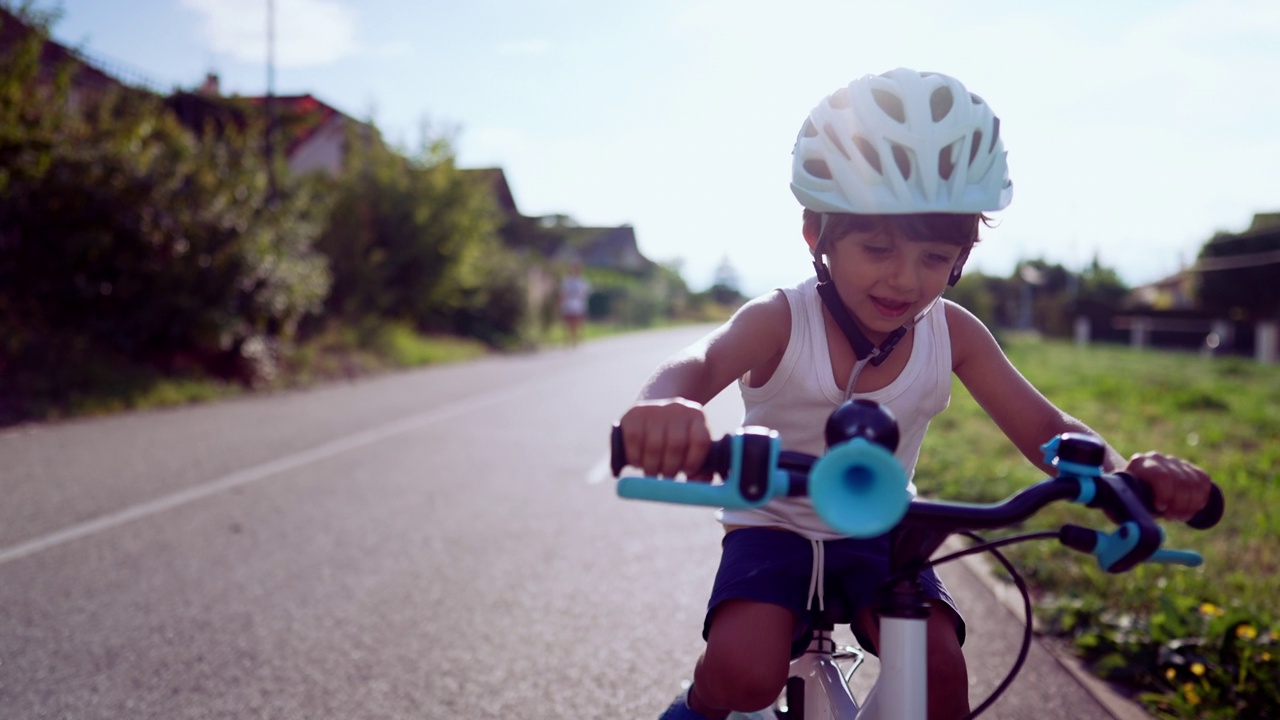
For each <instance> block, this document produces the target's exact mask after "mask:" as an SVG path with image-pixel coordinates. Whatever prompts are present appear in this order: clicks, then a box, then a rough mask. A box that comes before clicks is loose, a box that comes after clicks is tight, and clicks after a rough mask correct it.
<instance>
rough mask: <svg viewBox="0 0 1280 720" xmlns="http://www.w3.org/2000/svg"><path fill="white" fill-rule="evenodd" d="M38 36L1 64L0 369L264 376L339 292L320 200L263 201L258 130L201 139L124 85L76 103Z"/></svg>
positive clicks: (69, 71) (66, 72) (295, 192)
mask: <svg viewBox="0 0 1280 720" xmlns="http://www.w3.org/2000/svg"><path fill="white" fill-rule="evenodd" d="M35 28H36V29H35V30H34V31H33V32H32V33H30V34H29V36H28V37H27V38H26V39H24V40H23V41H22V42H21V43H19V44H18V45H17V46H15V47H14V48H13V49H12V51H11V52H10V54H9V57H7V58H5V59H4V60H3V61H0V159H3V168H4V171H3V174H2V175H0V186H2V192H0V287H4V288H5V292H4V294H3V296H2V297H0V336H2V337H3V338H4V342H3V345H0V365H3V366H7V367H8V369H9V370H10V371H11V372H12V373H14V376H17V375H21V374H22V373H24V372H25V373H28V374H35V375H40V374H41V373H48V372H50V370H51V368H52V367H57V368H59V369H62V366H67V365H71V366H75V365H76V364H77V363H78V362H79V361H83V360H86V359H89V358H98V357H105V356H112V357H117V358H121V359H126V360H127V361H128V362H131V363H136V364H145V365H151V366H155V367H158V368H169V367H173V366H174V364H175V363H177V362H179V361H180V362H181V363H182V364H184V365H194V366H196V367H197V368H199V369H201V370H204V371H207V372H212V373H215V374H218V375H221V376H224V377H229V378H237V379H243V380H247V381H257V380H261V379H264V378H268V377H269V376H270V375H271V374H272V372H273V371H274V363H275V360H276V359H277V358H278V356H279V354H280V352H281V347H282V344H284V343H287V342H288V341H289V340H290V339H291V337H292V335H293V333H294V331H295V329H296V328H297V325H298V322H299V320H300V319H301V317H302V316H303V315H305V314H306V313H308V312H311V311H314V310H316V309H318V308H319V307H320V300H321V299H322V298H323V297H324V295H325V293H326V292H327V290H328V286H329V277H328V271H327V269H326V265H325V259H324V258H323V257H322V256H320V255H319V254H317V253H316V252H315V251H314V250H313V249H312V241H313V239H314V237H315V235H316V234H317V231H318V227H317V225H316V223H315V218H314V216H313V214H312V211H311V210H310V208H311V207H312V205H313V203H311V202H310V201H309V198H308V196H307V195H306V194H305V191H304V190H303V188H301V187H290V188H288V189H286V190H285V191H284V192H283V193H282V194H281V195H280V197H279V199H278V201H277V202H274V203H271V202H267V191H268V188H267V175H266V168H265V164H264V161H263V158H262V157H261V152H260V148H259V144H258V143H257V142H256V141H255V140H254V137H256V136H257V135H256V130H257V126H254V127H251V128H249V129H248V130H246V131H244V132H239V131H228V132H227V133H225V134H223V135H221V136H219V137H210V136H205V137H203V138H198V137H194V136H192V135H191V134H190V133H189V132H188V131H186V130H185V129H184V128H183V127H182V126H181V125H180V124H179V123H178V122H177V120H176V119H175V118H174V117H173V116H172V114H171V113H169V112H168V111H167V110H166V109H165V108H164V107H163V105H162V104H161V102H160V100H159V98H156V97H154V96H152V95H150V94H148V93H143V92H140V91H133V90H131V89H128V88H119V89H116V90H113V91H108V92H106V93H105V94H104V95H102V96H101V97H100V98H94V99H93V101H92V102H89V103H87V104H84V105H83V106H80V107H77V106H75V105H73V104H71V103H69V101H68V98H69V95H68V92H69V88H70V87H71V80H72V78H73V76H74V75H73V74H74V73H75V72H77V67H76V66H74V65H69V66H67V67H64V68H62V69H61V70H60V72H59V73H58V74H57V76H56V80H55V81H54V82H53V83H49V82H48V81H47V80H46V79H43V78H42V76H41V73H40V68H39V65H38V61H37V58H38V57H39V52H38V51H39V48H40V47H41V46H42V44H43V43H44V42H45V41H46V39H47V28H46V27H44V26H39V25H36V26H35ZM82 102H83V100H82ZM55 358H56V359H58V360H59V361H61V362H59V363H55V364H54V365H52V366H51V365H50V363H51V361H52V360H53V359H55ZM70 371H71V370H70V369H67V372H70ZM3 374H4V373H3V372H0V375H3ZM24 377H25V376H24ZM65 384H67V385H73V384H74V383H73V382H70V381H68V382H67V383H65ZM52 385H56V383H52ZM73 391H74V389H73V388H70V387H69V388H68V389H67V390H66V392H73ZM58 392H62V390H60V389H59V390H58Z"/></svg>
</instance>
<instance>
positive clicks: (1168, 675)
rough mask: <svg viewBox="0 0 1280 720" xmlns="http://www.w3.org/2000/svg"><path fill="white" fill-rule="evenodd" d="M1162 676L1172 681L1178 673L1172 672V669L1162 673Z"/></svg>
mask: <svg viewBox="0 0 1280 720" xmlns="http://www.w3.org/2000/svg"><path fill="white" fill-rule="evenodd" d="M1164 676H1165V678H1167V679H1168V680H1173V679H1174V678H1175V677H1177V676H1178V671H1177V670H1174V669H1173V668H1169V669H1168V670H1165V671H1164Z"/></svg>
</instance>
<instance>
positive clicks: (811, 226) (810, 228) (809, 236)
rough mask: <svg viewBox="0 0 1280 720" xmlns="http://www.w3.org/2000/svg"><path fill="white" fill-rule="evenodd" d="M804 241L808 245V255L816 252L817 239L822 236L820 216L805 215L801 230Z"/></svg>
mask: <svg viewBox="0 0 1280 720" xmlns="http://www.w3.org/2000/svg"><path fill="white" fill-rule="evenodd" d="M802 232H803V233H804V241H805V243H806V244H808V245H809V254H810V255H814V254H816V253H817V250H818V238H819V237H821V236H822V217H821V216H820V215H816V213H815V216H809V215H806V216H805V219H804V225H803V230H802Z"/></svg>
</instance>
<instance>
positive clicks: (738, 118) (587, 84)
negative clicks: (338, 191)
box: [38, 0, 1280, 294]
mask: <svg viewBox="0 0 1280 720" xmlns="http://www.w3.org/2000/svg"><path fill="white" fill-rule="evenodd" d="M38 5H39V6H41V7H52V6H54V2H52V0H50V1H49V2H42V3H38ZM61 7H62V8H63V10H64V13H63V17H62V19H61V20H60V21H59V22H58V23H57V24H56V25H55V26H54V37H55V38H56V39H57V40H59V41H60V42H63V43H65V44H69V45H72V46H76V47H79V48H81V49H83V50H85V51H86V52H88V53H89V54H90V55H91V56H100V57H103V58H105V59H108V60H111V61H115V62H117V63H119V64H120V65H121V66H123V67H125V68H127V69H129V70H132V71H134V72H136V73H138V74H141V75H143V76H145V77H146V78H147V79H148V80H150V81H151V82H152V83H154V84H155V85H157V86H158V87H159V89H161V90H165V91H168V90H171V89H174V88H185V89H190V88H194V87H196V86H197V85H199V84H200V83H201V81H202V80H203V79H204V77H205V74H206V73H208V72H213V73H217V74H218V75H219V76H220V78H221V85H222V89H223V91H224V92H227V93H237V94H242V95H260V94H263V93H265V92H266V88H267V70H266V65H267V63H266V60H267V41H266V37H267V33H266V27H267V2H266V0H121V1H117V2H103V1H102V0H64V1H63V2H61ZM275 13H276V55H275V59H276V69H275V91H276V92H277V93H279V94H299V93H311V94H314V95H316V96H317V97H319V98H320V99H321V100H323V101H325V102H327V103H329V104H331V105H334V106H335V107H337V108H338V109H340V110H342V111H343V112H346V113H347V114H349V115H352V116H354V117H357V118H359V119H371V120H373V122H375V123H376V124H377V125H378V126H379V127H380V128H381V129H382V131H383V133H384V134H385V135H386V136H387V137H388V138H389V139H390V140H392V141H393V142H395V143H396V144H398V145H400V146H402V147H403V148H405V149H406V150H412V149H414V148H416V147H417V146H418V144H419V143H420V141H421V139H422V137H423V136H424V131H423V128H424V126H425V127H427V128H429V129H428V130H427V134H428V135H429V136H436V135H439V134H441V133H450V134H452V136H453V138H454V143H455V148H456V150H457V153H458V158H459V162H460V164H461V165H462V166H464V167H488V166H498V167H501V168H503V169H504V170H505V171H506V175H507V178H508V181H509V182H510V184H511V188H512V191H513V193H514V196H515V200H516V203H517V205H518V206H519V209H520V211H521V212H522V213H524V214H526V215H543V214H551V213H563V214H566V215H569V216H571V217H573V218H574V219H576V220H577V221H579V222H580V223H583V224H588V225H620V224H624V223H627V224H631V225H633V226H634V227H635V230H636V235H637V237H638V239H639V242H640V247H641V250H642V251H643V252H644V253H645V254H646V255H647V256H649V257H650V258H652V259H654V260H658V261H664V262H668V261H677V260H678V261H680V262H682V268H683V269H682V272H683V274H684V276H685V278H686V279H687V280H688V281H689V283H690V284H691V285H692V286H693V287H695V288H702V287H706V286H707V285H709V284H710V282H711V280H712V277H713V273H714V270H715V268H716V266H718V265H719V264H720V263H721V261H722V260H724V259H725V258H727V259H728V261H729V263H730V264H731V265H732V266H733V267H734V268H735V269H736V270H737V272H738V275H739V277H740V281H741V285H742V289H743V290H744V291H745V292H747V293H748V294H754V293H758V292H762V291H764V290H767V289H768V288H770V287H774V286H777V285H784V284H791V283H794V282H795V281H797V280H799V279H801V278H803V277H804V276H805V275H807V274H808V273H809V272H811V269H810V268H809V266H808V264H807V257H806V249H805V246H804V244H803V240H802V239H801V237H800V232H799V230H800V222H799V217H800V211H799V205H798V204H797V202H796V200H795V199H794V198H793V197H792V196H791V193H790V191H789V189H788V186H787V184H788V180H789V174H790V151H791V146H792V143H793V140H794V138H795V134H796V131H797V130H798V129H799V127H800V123H801V122H802V120H803V119H804V117H805V116H806V114H807V113H808V111H809V109H810V108H811V107H812V106H813V105H814V104H815V103H816V102H817V101H818V100H819V99H820V98H821V97H822V96H823V95H825V94H827V93H828V92H830V91H832V90H834V89H835V88H836V87H838V86H840V85H843V84H846V83H847V82H848V81H849V80H852V79H853V78H855V77H857V76H860V75H864V74H868V73H878V72H883V71H885V70H889V69H892V68H894V67H899V66H905V67H912V68H915V69H918V70H933V71H938V72H943V73H946V74H949V75H953V76H955V77H957V78H959V79H960V80H961V81H962V82H964V83H965V84H966V85H967V86H968V87H969V89H970V90H971V91H973V92H976V93H977V94H979V95H981V96H982V97H983V98H985V99H986V100H987V101H988V103H990V104H991V106H992V107H993V108H994V109H995V111H996V113H997V114H998V115H999V116H1000V117H1001V120H1002V124H1001V133H1002V136H1003V137H1004V139H1005V145H1006V148H1007V149H1008V151H1009V167H1010V175H1011V177H1012V179H1013V183H1014V199H1013V204H1012V205H1011V206H1010V208H1009V209H1008V210H1006V211H1003V212H1001V213H998V214H997V218H998V220H999V226H998V227H997V228H995V229H993V230H990V231H988V232H987V233H986V239H985V241H984V242H983V244H982V245H981V247H980V248H979V249H977V250H976V251H975V252H974V255H973V260H972V264H971V267H976V268H978V269H980V270H982V271H985V272H988V273H994V274H1001V275H1003V274H1007V273H1009V272H1011V270H1012V269H1013V266H1014V264H1015V263H1016V262H1017V261H1018V260H1020V259H1032V258H1045V259H1048V260H1050V261H1053V262H1060V263H1063V264H1065V265H1067V266H1068V267H1072V268H1079V267H1082V266H1084V265H1086V264H1087V263H1089V262H1090V261H1091V260H1092V259H1093V258H1094V257H1095V256H1096V257H1098V258H1099V260H1100V261H1101V262H1102V263H1103V264H1104V265H1108V266H1111V267H1114V268H1116V269H1117V270H1119V271H1120V273H1121V275H1122V276H1123V277H1124V278H1125V279H1126V280H1127V281H1128V282H1130V283H1132V284H1140V283H1144V282H1148V281H1152V280H1155V279H1158V278H1160V277H1163V276H1165V275H1168V274H1171V273H1173V272H1175V271H1176V270H1178V269H1179V267H1180V266H1181V265H1183V264H1186V263H1190V262H1191V261H1193V260H1194V258H1195V256H1196V253H1197V252H1198V250H1199V248H1200V246H1201V245H1202V244H1203V243H1204V241H1205V240H1207V239H1208V238H1209V237H1210V236H1211V235H1212V234H1213V233H1214V232H1215V231H1218V230H1228V231H1241V230H1244V229H1245V228H1246V227H1247V226H1248V223H1249V221H1250V219H1251V217H1252V215H1253V214H1254V213H1255V212H1264V211H1280V131H1277V129H1276V125H1277V118H1280V93H1277V92H1276V87H1277V81H1276V78H1278V77H1280V3H1277V2H1275V1H1274V0H1187V1H1184V2H1176V1H1173V0H1169V1H1164V0H1137V1H1134V2H1114V1H1113V0H1081V1H1079V2H1071V3H1038V2H1034V3H1033V2H1017V1H1016V0H980V1H974V2H952V1H949V0H921V1H918V2H911V1H902V0H897V1H895V2H852V1H844V2H838V1H836V0H830V1H826V0H794V1H792V2H786V3H781V2H744V1H741V0H691V1H689V2H679V1H677V0H655V1H646V2H639V3H601V2H596V1H594V0H503V1H499V0H475V1H468V2H462V1H455V2H442V1H439V0H426V1H422V0H369V1H367V2H357V1H356V0H276V2H275Z"/></svg>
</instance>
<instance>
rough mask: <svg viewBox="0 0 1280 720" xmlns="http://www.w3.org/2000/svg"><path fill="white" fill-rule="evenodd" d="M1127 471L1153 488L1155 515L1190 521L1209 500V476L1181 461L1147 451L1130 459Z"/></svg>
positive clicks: (1196, 467) (1170, 456)
mask: <svg viewBox="0 0 1280 720" xmlns="http://www.w3.org/2000/svg"><path fill="white" fill-rule="evenodd" d="M1125 472H1127V473H1129V474H1130V475H1132V476H1134V477H1135V478H1137V479H1138V480H1141V481H1142V482H1144V483H1146V484H1147V486H1148V487H1150V488H1151V496H1152V504H1153V505H1154V506H1155V510H1156V512H1158V513H1160V514H1161V515H1163V516H1164V517H1167V518H1172V519H1174V520H1183V521H1185V520H1189V519H1190V518H1191V516H1193V515H1195V514H1196V513H1197V512H1199V511H1200V509H1201V508H1203V507H1204V506H1205V503H1207V502H1208V501H1209V485H1210V480H1209V474H1208V473H1206V472H1205V471H1204V470H1201V469H1200V468H1199V467H1198V466H1196V465H1194V464H1192V463H1190V462H1187V461H1186V460H1183V459H1182V458H1177V457H1173V456H1172V455H1164V454H1162V453H1157V452H1145V453H1139V454H1137V455H1134V456H1133V457H1131V458H1129V464H1128V466H1127V467H1125Z"/></svg>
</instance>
